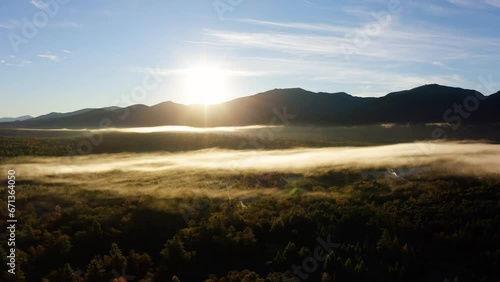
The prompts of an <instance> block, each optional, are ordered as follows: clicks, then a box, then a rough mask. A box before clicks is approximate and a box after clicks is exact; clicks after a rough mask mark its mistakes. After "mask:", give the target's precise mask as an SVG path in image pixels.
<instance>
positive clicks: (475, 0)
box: [448, 0, 500, 9]
mask: <svg viewBox="0 0 500 282" xmlns="http://www.w3.org/2000/svg"><path fill="white" fill-rule="evenodd" d="M448 2H450V3H452V4H455V5H458V6H461V7H466V8H475V9H480V8H487V7H491V6H493V7H496V8H500V0H448Z"/></svg>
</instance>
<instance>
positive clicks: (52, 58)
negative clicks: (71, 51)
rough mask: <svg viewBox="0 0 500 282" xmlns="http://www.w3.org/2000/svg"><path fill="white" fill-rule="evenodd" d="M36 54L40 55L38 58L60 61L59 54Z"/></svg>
mask: <svg viewBox="0 0 500 282" xmlns="http://www.w3.org/2000/svg"><path fill="white" fill-rule="evenodd" d="M37 56H38V57H40V58H43V59H48V60H51V61H53V62H59V61H60V58H59V56H57V55H53V54H38V55H37Z"/></svg>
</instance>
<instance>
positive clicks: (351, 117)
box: [0, 84, 500, 128]
mask: <svg viewBox="0 0 500 282" xmlns="http://www.w3.org/2000/svg"><path fill="white" fill-rule="evenodd" d="M464 103H469V104H467V105H464ZM499 108H500V91H499V92H497V93H495V94H492V95H490V96H484V95H483V94H481V93H479V92H477V91H475V90H468V89H462V88H456V87H448V86H442V85H437V84H429V85H423V86H420V87H417V88H414V89H410V90H404V91H399V92H392V93H389V94H387V95H385V96H383V97H380V98H362V97H356V96H352V95H349V94H347V93H344V92H338V93H324V92H320V93H315V92H310V91H307V90H304V89H301V88H290V89H273V90H269V91H266V92H262V93H258V94H255V95H252V96H247V97H241V98H238V99H234V100H231V101H228V102H225V103H221V104H216V105H207V106H204V105H182V104H177V103H174V102H164V103H160V104H157V105H154V106H146V105H133V106H130V107H126V108H118V107H107V108H102V109H83V110H79V111H75V112H71V113H50V114H47V115H43V116H39V117H37V118H33V119H29V120H25V121H15V122H4V123H0V127H23V128H99V127H102V126H103V121H106V125H105V126H109V127H149V126H162V125H187V126H202V127H213V126H243V125H257V124H273V123H274V124H282V123H280V122H283V120H282V119H283V118H282V117H283V115H285V114H289V115H293V116H295V117H294V118H293V120H290V121H293V124H318V125H326V124H331V125H334V124H337V125H356V124H375V123H435V122H452V121H454V120H456V119H457V116H458V115H463V116H464V117H461V122H472V123H497V122H500V111H499V110H498V109H499ZM460 109H461V111H462V112H461V113H459V112H457V111H459V110H460ZM284 111H286V112H284ZM463 111H466V113H465V114H464V112H463ZM465 116H466V117H465Z"/></svg>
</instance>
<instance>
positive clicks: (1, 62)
mask: <svg viewBox="0 0 500 282" xmlns="http://www.w3.org/2000/svg"><path fill="white" fill-rule="evenodd" d="M29 64H31V61H29V60H22V61H17V60H16V59H15V57H10V58H9V59H7V60H6V59H0V65H3V66H7V67H25V66H27V65H29Z"/></svg>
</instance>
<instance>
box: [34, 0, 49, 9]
mask: <svg viewBox="0 0 500 282" xmlns="http://www.w3.org/2000/svg"><path fill="white" fill-rule="evenodd" d="M31 5H33V6H35V7H36V8H37V9H45V8H47V7H48V4H47V3H45V2H43V1H41V0H31Z"/></svg>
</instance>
